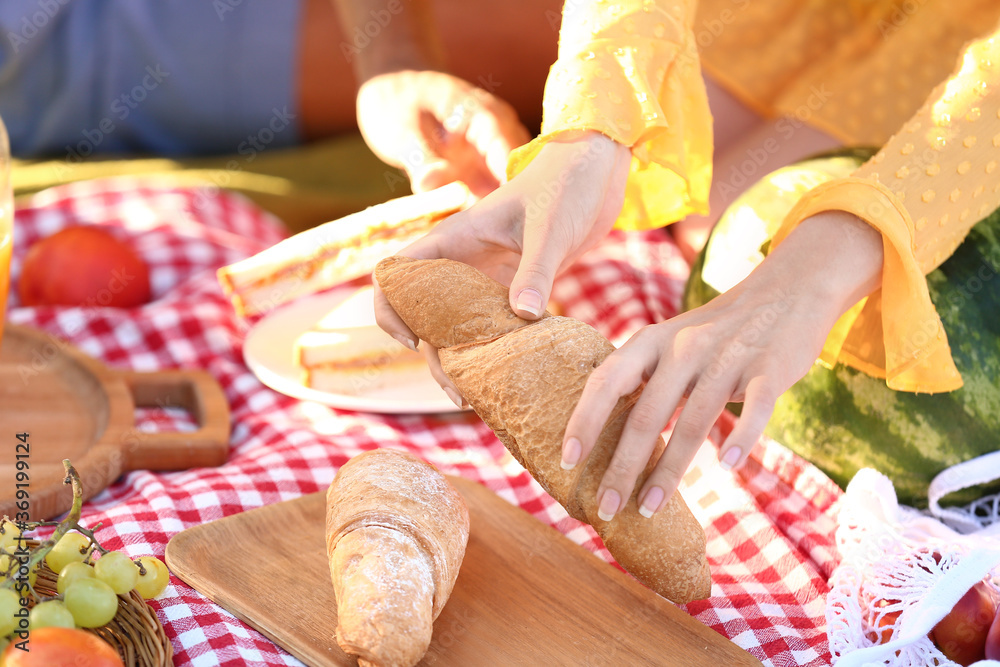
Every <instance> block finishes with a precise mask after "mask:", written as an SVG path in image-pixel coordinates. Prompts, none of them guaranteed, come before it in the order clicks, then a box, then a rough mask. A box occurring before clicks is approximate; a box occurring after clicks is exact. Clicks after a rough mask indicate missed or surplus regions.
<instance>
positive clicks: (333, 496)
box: [326, 449, 469, 667]
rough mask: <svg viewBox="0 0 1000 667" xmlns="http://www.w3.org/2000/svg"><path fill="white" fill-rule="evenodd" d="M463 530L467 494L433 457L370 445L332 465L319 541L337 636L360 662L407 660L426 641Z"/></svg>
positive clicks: (458, 560) (395, 664)
mask: <svg viewBox="0 0 1000 667" xmlns="http://www.w3.org/2000/svg"><path fill="white" fill-rule="evenodd" d="M468 539H469V512H468V509H467V508H466V506H465V501H464V500H463V499H462V496H461V495H459V493H458V491H456V490H455V488H454V487H453V486H452V485H451V484H449V483H448V480H447V479H445V477H444V476H443V475H442V474H441V473H440V472H438V471H437V469H436V468H434V467H433V466H431V465H429V464H427V463H424V462H423V461H421V460H420V459H418V458H416V457H415V456H412V455H410V454H406V453H403V452H398V451H393V450H389V449H376V450H372V451H369V452H365V453H363V454H359V455H358V456H355V457H354V458H352V459H351V460H350V461H348V462H347V463H345V464H344V465H343V466H342V467H341V468H340V470H339V471H338V472H337V475H336V477H335V478H334V480H333V482H332V483H331V485H330V488H329V490H328V491H327V496H326V549H327V556H328V557H329V562H330V576H331V579H332V581H333V589H334V595H335V596H336V600H337V643H338V644H339V645H340V647H341V648H342V649H343V650H344V652H346V653H349V654H351V655H356V656H358V664H359V665H361V667H410V666H411V665H415V664H417V663H418V662H419V661H420V659H421V658H422V657H423V655H424V653H425V652H426V651H427V647H428V646H429V645H430V641H431V634H432V629H433V628H432V625H433V622H434V619H436V618H437V616H438V614H440V613H441V610H442V609H443V608H444V605H445V603H446V602H447V601H448V597H449V596H450V595H451V591H452V588H454V586H455V579H456V577H457V576H458V570H459V567H460V566H461V564H462V559H463V557H464V556H465V546H466V544H467V542H468Z"/></svg>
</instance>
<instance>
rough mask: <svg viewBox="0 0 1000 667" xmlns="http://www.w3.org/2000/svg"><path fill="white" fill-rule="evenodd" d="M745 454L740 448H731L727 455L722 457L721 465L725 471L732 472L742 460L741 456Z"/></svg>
mask: <svg viewBox="0 0 1000 667" xmlns="http://www.w3.org/2000/svg"><path fill="white" fill-rule="evenodd" d="M742 455H743V452H742V451H740V448H739V447H730V448H729V449H727V450H726V453H725V454H723V455H722V460H721V461H719V465H720V466H721V467H722V469H723V470H732V469H733V466H734V465H736V462H737V461H739V460H740V456H742Z"/></svg>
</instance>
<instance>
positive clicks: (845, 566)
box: [826, 452, 1000, 667]
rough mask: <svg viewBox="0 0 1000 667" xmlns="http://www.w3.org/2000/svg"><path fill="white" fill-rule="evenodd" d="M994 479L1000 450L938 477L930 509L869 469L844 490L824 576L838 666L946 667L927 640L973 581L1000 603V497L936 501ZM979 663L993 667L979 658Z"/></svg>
mask: <svg viewBox="0 0 1000 667" xmlns="http://www.w3.org/2000/svg"><path fill="white" fill-rule="evenodd" d="M998 478H1000V452H994V453H991V454H987V455H985V456H981V457H979V458H977V459H973V460H972V461H968V462H965V463H962V464H959V465H957V466H954V467H952V468H949V469H948V470H946V471H944V472H942V473H941V474H940V475H938V476H937V477H936V478H935V479H934V481H933V482H932V483H931V486H930V488H929V490H928V496H929V498H928V501H929V510H928V511H927V512H918V511H917V510H914V509H912V508H909V507H906V506H903V505H899V504H898V502H897V500H896V494H895V491H894V489H893V487H892V483H891V482H890V481H889V479H888V478H887V477H885V476H884V475H882V474H881V473H878V472H876V471H874V470H871V469H864V470H861V471H859V472H858V473H857V475H855V477H854V479H853V480H851V483H850V484H849V485H848V487H847V490H846V492H845V494H844V498H843V501H842V506H841V510H840V513H839V516H838V527H837V535H836V539H837V547H838V549H839V550H840V554H841V556H842V558H843V560H842V561H841V564H840V565H839V566H838V567H837V568H836V569H835V570H834V572H833V576H832V577H831V578H830V593H829V595H828V597H827V603H826V621H827V634H828V637H829V642H830V652H831V653H832V654H833V663H834V665H836V667H861V666H862V665H877V666H881V665H889V666H892V667H926V666H928V665H947V666H953V665H957V663H955V662H952V661H951V660H949V659H948V658H947V657H945V655H944V654H943V653H942V652H941V651H940V650H938V648H937V647H936V646H935V645H934V643H933V642H932V641H931V640H930V638H928V636H927V634H928V633H929V632H930V631H931V629H933V628H934V626H935V625H937V623H938V622H939V621H940V620H941V619H942V618H944V616H945V615H947V614H948V612H949V611H951V609H952V608H953V607H954V606H955V603H957V602H958V600H959V599H960V598H961V597H962V596H963V595H964V594H965V592H966V591H968V590H969V588H971V587H972V586H973V585H975V584H976V583H977V582H979V581H985V583H986V585H988V586H989V587H991V588H992V589H993V590H994V592H995V593H998V598H1000V586H998V584H1000V578H998V579H997V580H994V576H996V575H1000V516H998V514H1000V496H989V497H986V498H983V499H981V500H979V501H977V502H975V503H973V504H971V505H969V506H966V507H963V508H942V507H941V506H940V504H939V501H940V499H941V498H942V497H944V496H945V495H947V494H949V493H951V492H953V491H957V490H959V489H963V488H967V487H970V486H975V485H977V484H981V483H984V482H988V481H992V480H994V479H998ZM974 664H975V665H977V667H986V666H991V667H1000V661H994V660H982V661H979V662H977V663H974Z"/></svg>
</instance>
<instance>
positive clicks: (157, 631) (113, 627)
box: [28, 541, 174, 667]
mask: <svg viewBox="0 0 1000 667" xmlns="http://www.w3.org/2000/svg"><path fill="white" fill-rule="evenodd" d="M28 543H29V545H30V544H31V542H30V541H29V542H28ZM57 580H58V577H57V576H56V573H55V572H53V571H52V570H50V569H49V567H48V566H47V565H45V563H44V561H43V562H42V566H41V568H39V570H38V579H37V580H36V581H35V590H37V591H38V592H39V593H42V594H43V595H55V594H56V581H57ZM87 632H90V633H92V634H95V635H97V636H98V637H100V638H101V639H103V640H104V641H106V642H107V643H109V644H111V645H112V646H113V647H115V649H117V651H118V655H120V656H121V658H122V662H124V663H125V667H171V666H172V665H173V664H174V663H173V654H174V649H173V646H171V645H170V640H169V639H167V633H166V632H165V631H164V629H163V624H162V623H160V619H159V618H157V616H156V614H155V613H153V610H152V609H151V608H150V607H149V605H147V604H146V601H145V600H143V599H142V596H141V595H139V594H138V593H136V592H135V591H130V592H129V594H128V596H127V597H126V596H123V595H119V596H118V612H117V613H116V614H115V617H114V618H113V619H111V622H110V623H108V624H107V625H102V626H101V627H99V628H89V629H87Z"/></svg>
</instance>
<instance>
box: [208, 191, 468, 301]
mask: <svg viewBox="0 0 1000 667" xmlns="http://www.w3.org/2000/svg"><path fill="white" fill-rule="evenodd" d="M470 197H471V195H470V193H469V189H468V188H467V187H466V186H465V185H464V184H463V183H459V182H455V183H449V184H448V185H445V186H443V187H440V188H438V189H436V190H431V191H430V192H423V193H420V194H415V195H410V196H407V197H400V198H398V199H392V200H389V201H387V202H384V203H382V204H377V205H375V206H371V207H369V208H367V209H365V210H363V211H360V212H358V213H354V214H351V215H348V216H346V217H343V218H340V219H339V220H334V221H332V222H327V223H325V224H322V225H319V226H318V227H313V228H312V229H307V230H305V231H303V232H300V233H298V234H296V235H294V236H291V237H289V238H287V239H285V240H284V241H281V242H279V243H277V244H275V245H273V246H271V247H270V248H268V249H267V250H264V251H262V252H259V253H257V254H256V255H253V256H251V257H247V258H246V259H243V260H241V261H239V262H236V263H234V264H230V265H228V266H224V267H222V268H220V269H219V270H218V271H217V272H216V278H217V279H218V281H219V283H220V285H221V286H222V289H223V291H224V292H225V294H226V296H228V297H229V299H230V301H232V303H233V307H234V308H235V309H236V312H237V313H239V314H240V315H256V314H261V313H266V312H267V311H269V310H271V309H272V308H275V307H277V306H279V305H281V304H283V303H287V302H289V301H292V300H294V299H297V298H298V297H300V296H303V295H305V294H311V293H313V292H318V291H320V290H324V289H327V288H329V287H333V286H334V285H339V284H341V283H344V282H347V281H350V280H354V279H355V278H359V277H361V276H364V275H368V274H370V273H371V272H372V269H374V268H375V264H376V263H377V262H378V261H379V260H380V259H382V258H383V257H387V256H389V255H391V254H393V253H395V252H398V251H400V250H402V249H403V248H404V247H406V246H407V245H409V244H410V243H412V242H413V241H415V240H416V239H418V238H420V237H421V236H423V235H424V234H426V233H427V232H428V231H430V229H431V228H432V227H433V226H434V225H436V224H437V223H438V222H440V221H441V220H443V219H444V218H446V217H447V216H449V215H451V214H452V213H455V212H457V211H459V210H461V209H462V208H464V207H465V206H466V205H467V204H468V203H469V201H470Z"/></svg>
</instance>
